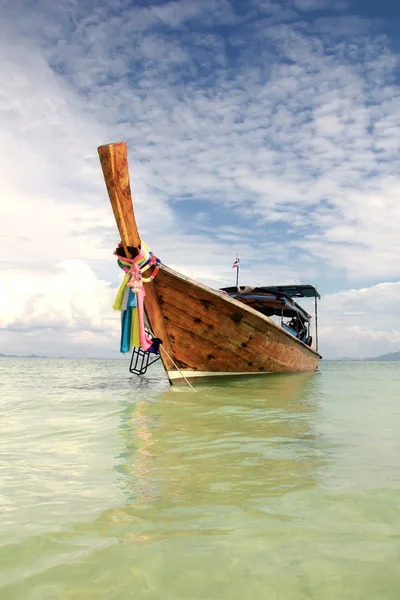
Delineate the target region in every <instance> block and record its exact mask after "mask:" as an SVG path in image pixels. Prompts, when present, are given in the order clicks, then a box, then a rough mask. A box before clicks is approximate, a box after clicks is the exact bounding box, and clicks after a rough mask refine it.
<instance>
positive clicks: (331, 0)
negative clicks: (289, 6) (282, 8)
mask: <svg viewBox="0 0 400 600" xmlns="http://www.w3.org/2000/svg"><path fill="white" fill-rule="evenodd" d="M294 6H295V8H297V9H298V10H301V11H305V12H308V11H314V10H334V11H342V10H346V9H347V8H348V6H349V3H348V2H347V1H346V0H294Z"/></svg>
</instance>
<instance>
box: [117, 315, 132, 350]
mask: <svg viewBox="0 0 400 600" xmlns="http://www.w3.org/2000/svg"><path fill="white" fill-rule="evenodd" d="M131 323H132V309H131V308H128V309H127V310H123V311H122V313H121V348H120V351H121V352H124V353H125V352H129V350H130V349H131Z"/></svg>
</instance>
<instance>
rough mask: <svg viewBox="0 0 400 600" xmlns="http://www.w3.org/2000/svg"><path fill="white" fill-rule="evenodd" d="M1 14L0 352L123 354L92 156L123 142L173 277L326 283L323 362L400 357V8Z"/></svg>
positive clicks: (213, 6) (44, 8) (292, 6)
mask: <svg viewBox="0 0 400 600" xmlns="http://www.w3.org/2000/svg"><path fill="white" fill-rule="evenodd" d="M1 11H2V17H3V18H2V19H1V22H0V52H1V55H2V57H3V60H2V72H1V74H0V77H1V78H2V82H1V86H0V97H1V101H0V157H1V161H0V181H1V183H0V185H1V207H0V213H1V215H0V216H1V224H0V227H1V229H2V236H1V241H0V269H1V274H2V275H1V283H0V286H1V287H0V294H1V295H0V309H1V310H0V328H1V329H0V346H1V347H0V352H1V351H3V352H18V351H20V352H25V351H31V350H32V349H33V348H36V349H38V350H39V351H40V353H46V354H48V355H54V354H63V355H71V356H72V355H80V353H81V355H91V356H97V355H99V356H113V355H114V349H115V347H116V346H117V342H116V339H117V337H118V322H117V317H116V315H113V314H112V311H110V308H109V307H110V303H112V295H113V293H114V288H115V286H116V285H117V283H118V280H119V273H118V271H117V269H116V267H115V264H114V262H113V258H112V251H113V248H114V246H115V243H116V242H117V241H118V240H117V239H116V231H115V226H114V223H113V219H112V214H111V211H110V208H109V206H108V203H107V197H106V195H105V188H104V183H103V180H102V176H101V172H100V170H99V164H98V158H97V153H96V148H97V146H98V145H100V144H103V143H108V142H112V141H119V140H126V141H127V142H128V146H129V152H130V166H131V176H132V183H133V188H134V192H135V202H136V207H137V218H138V222H139V225H140V229H141V232H142V237H143V238H144V239H146V241H148V243H150V245H151V246H152V248H153V250H154V251H155V252H156V253H157V254H158V255H159V256H160V257H161V258H162V260H163V261H164V262H165V263H166V264H169V265H171V266H173V267H175V268H177V269H179V270H181V271H183V272H184V273H187V274H188V275H191V276H193V277H196V278H198V279H199V280H201V281H203V282H205V283H207V284H208V285H212V286H213V287H219V286H222V285H228V284H230V283H231V282H232V281H233V280H234V272H233V271H232V269H231V266H232V262H233V260H234V258H235V256H236V252H238V253H239V255H240V259H241V265H242V270H241V278H242V281H243V283H249V284H279V283H291V282H304V283H318V287H319V289H320V290H321V293H322V294H323V295H324V300H323V301H322V303H321V335H320V337H321V347H322V351H323V352H324V353H325V354H326V355H327V356H331V357H335V356H341V355H346V356H349V355H350V356H351V355H353V356H368V355H370V356H373V355H375V354H379V353H383V352H385V351H393V350H400V328H399V327H398V325H397V322H398V316H399V310H398V308H397V307H398V305H399V302H398V301H399V296H400V284H399V283H398V282H399V279H400V261H399V260H398V256H399V250H400V243H399V235H398V223H399V220H400V206H399V203H398V195H399V194H398V192H399V191H400V179H399V177H400V176H399V173H400V171H399V140H400V90H399V81H398V60H399V51H400V46H399V36H398V31H400V28H399V18H400V6H398V5H397V4H396V3H395V2H379V3H377V2H372V1H369V2H361V1H351V0H349V1H346V0H336V1H331V0H279V1H278V0H277V1H273V0H248V1H245V0H240V1H238V0H230V1H229V0H202V2H199V1H197V2H195V1H193V0H180V1H179V0H177V1H171V2H159V1H158V2H153V1H146V2H144V1H136V2H128V1H123V0H118V1H115V2H101V1H100V2H91V1H85V2H74V1H69V2H63V3H61V2H54V1H52V2H50V1H48V0H46V1H38V2H21V1H16V2H13V3H5V4H3V6H2V9H1ZM15 250H17V251H15ZM338 332H340V335H338ZM55 339H56V340H57V342H56V343H55V342H54V340H55ZM111 348H112V350H111Z"/></svg>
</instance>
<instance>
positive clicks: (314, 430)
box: [0, 359, 400, 600]
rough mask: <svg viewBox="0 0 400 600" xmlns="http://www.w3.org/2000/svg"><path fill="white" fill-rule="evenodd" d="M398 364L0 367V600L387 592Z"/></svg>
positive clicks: (396, 548) (393, 542)
mask: <svg viewBox="0 0 400 600" xmlns="http://www.w3.org/2000/svg"><path fill="white" fill-rule="evenodd" d="M399 397H400V363H357V362H354V363H322V365H321V373H320V374H312V375H304V374H303V375H289V376H268V377H264V378H256V379H250V380H237V381H233V382H231V383H230V384H229V385H227V384H225V383H223V382H221V381H219V382H217V383H216V384H214V385H201V386H198V391H197V393H193V392H191V391H190V390H188V389H187V388H177V387H175V388H170V387H169V386H168V384H167V382H166V380H165V376H164V374H163V373H162V371H161V369H160V368H158V365H157V367H154V370H153V371H151V372H150V376H149V377H148V378H147V379H136V378H135V379H132V380H129V377H128V375H127V365H126V363H125V362H123V361H97V360H93V361H89V360H79V361H73V360H32V359H31V360H23V359H0V406H1V422H0V428H1V436H0V444H1V455H0V476H1V477H0V485H1V487H0V510H1V520H0V544H1V545H0V598H1V599H3V598H4V599H7V600H13V599H21V600H22V599H23V600H45V599H53V598H54V599H60V600H64V599H65V600H72V599H76V600H78V599H79V600H89V599H90V600H95V599H107V600H111V599H112V600H129V599H142V598H143V599H149V600H153V599H154V600H155V599H159V598H162V599H163V600H180V599H182V600H191V599H193V600H194V599H196V600H197V599H205V598H207V599H215V600H228V599H229V600H230V599H238V600H239V599H241V600H242V599H243V598H251V599H252V600H258V599H266V598H268V599H269V600H273V599H279V600H292V599H293V600H302V599H309V598H312V599H315V600H321V599H323V600H329V599H333V598H335V599H336V598H338V599H339V598H340V599H341V600H344V599H349V600H350V599H351V600H358V599H360V600H361V599H362V600H382V599H393V600H398V598H399V597H400V568H399V558H400V537H399V536H400V494H399V488H400V466H399V463H400V458H399V457H400V401H399Z"/></svg>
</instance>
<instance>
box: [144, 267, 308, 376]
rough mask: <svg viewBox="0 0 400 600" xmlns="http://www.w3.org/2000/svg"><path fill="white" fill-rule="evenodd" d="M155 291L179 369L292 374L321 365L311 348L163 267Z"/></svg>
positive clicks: (224, 297) (235, 303)
mask: <svg viewBox="0 0 400 600" xmlns="http://www.w3.org/2000/svg"><path fill="white" fill-rule="evenodd" d="M154 287H155V290H156V293H157V297H158V302H159V306H160V310H161V313H162V317H163V320H164V324H165V329H166V331H167V333H168V337H169V340H170V343H171V347H172V351H173V355H172V356H173V358H174V362H175V363H176V364H177V365H178V367H179V368H180V369H189V370H193V371H207V372H209V371H214V372H226V373H229V372H231V373H234V372H249V373H254V372H259V373H262V372H273V373H291V372H301V371H313V370H315V369H316V367H317V366H318V360H319V358H320V356H319V354H317V353H316V352H315V351H314V350H313V349H312V348H310V347H308V346H306V345H305V344H303V343H302V342H300V341H299V340H296V338H294V337H293V336H292V335H290V334H288V333H286V332H285V331H284V330H283V329H282V328H281V327H279V326H278V325H276V324H275V323H274V322H273V321H271V319H269V318H268V317H264V316H263V315H261V314H260V313H258V312H257V311H255V310H253V309H251V308H249V307H247V306H245V305H244V304H243V303H241V302H239V301H236V300H233V299H231V298H229V297H228V296H227V295H225V294H222V293H221V292H217V291H215V290H212V289H210V288H207V287H206V286H203V285H201V284H198V283H197V282H194V281H191V280H189V279H188V278H187V277H184V276H183V275H180V274H179V273H176V272H175V271H172V269H169V268H168V267H164V266H163V267H162V268H161V269H160V272H159V274H158V276H157V278H156V279H155V280H154Z"/></svg>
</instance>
